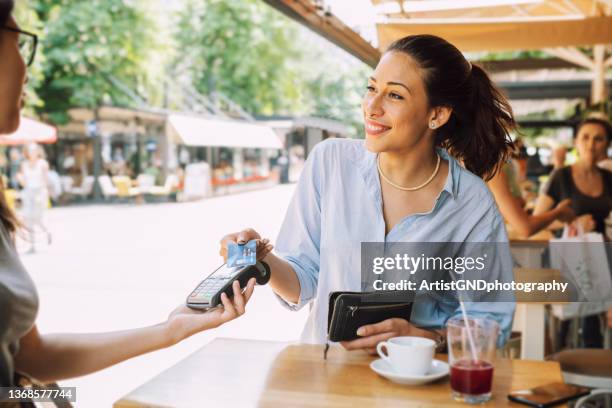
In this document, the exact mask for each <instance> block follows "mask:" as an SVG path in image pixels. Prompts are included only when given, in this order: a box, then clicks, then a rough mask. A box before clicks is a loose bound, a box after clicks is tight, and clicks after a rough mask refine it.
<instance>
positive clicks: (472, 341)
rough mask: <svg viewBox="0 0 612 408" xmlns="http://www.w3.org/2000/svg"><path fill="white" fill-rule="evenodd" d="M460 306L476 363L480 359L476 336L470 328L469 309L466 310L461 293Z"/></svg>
mask: <svg viewBox="0 0 612 408" xmlns="http://www.w3.org/2000/svg"><path fill="white" fill-rule="evenodd" d="M459 306H460V307H461V314H462V315H463V321H464V322H465V329H466V330H467V336H468V343H469V344H470V351H471V352H472V360H473V361H474V363H475V362H476V361H478V356H477V355H476V343H474V336H473V335H472V329H470V324H469V321H468V315H467V311H466V310H465V304H464V303H463V300H461V295H459Z"/></svg>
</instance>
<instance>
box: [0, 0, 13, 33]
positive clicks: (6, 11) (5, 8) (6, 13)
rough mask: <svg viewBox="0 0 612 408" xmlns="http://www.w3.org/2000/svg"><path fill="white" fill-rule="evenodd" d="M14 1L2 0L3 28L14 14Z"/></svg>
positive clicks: (1, 17) (0, 0) (0, 4)
mask: <svg viewBox="0 0 612 408" xmlns="http://www.w3.org/2000/svg"><path fill="white" fill-rule="evenodd" d="M14 5H15V2H14V0H0V27H3V26H4V25H5V24H6V22H7V21H8V19H9V17H10V16H11V13H12V12H13V6H14Z"/></svg>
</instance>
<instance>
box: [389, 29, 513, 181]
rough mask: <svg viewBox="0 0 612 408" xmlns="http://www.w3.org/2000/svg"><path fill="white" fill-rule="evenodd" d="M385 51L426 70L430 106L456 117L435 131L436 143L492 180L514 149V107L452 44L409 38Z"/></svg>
mask: <svg viewBox="0 0 612 408" xmlns="http://www.w3.org/2000/svg"><path fill="white" fill-rule="evenodd" d="M387 52H403V53H405V54H407V55H408V56H410V57H411V58H413V59H414V60H415V62H416V63H417V64H418V66H419V67H420V68H421V69H422V70H423V72H424V75H423V80H424V82H425V91H426V93H427V97H428V102H429V106H431V107H436V106H448V107H450V108H452V114H451V116H450V118H449V120H448V122H447V123H446V124H445V125H444V126H442V127H440V128H439V129H438V130H437V131H436V145H437V146H441V147H443V148H445V149H447V150H448V152H449V153H450V154H451V155H453V156H454V157H456V158H457V159H458V160H460V161H462V162H463V165H464V166H465V167H466V168H467V169H468V170H470V171H471V172H472V173H474V174H476V175H478V176H480V177H482V178H484V179H485V180H488V179H490V178H491V177H493V175H495V173H496V172H497V170H498V169H499V168H500V167H501V165H502V164H503V163H504V161H505V160H506V159H507V158H508V157H509V155H510V153H511V152H512V150H513V149H514V146H513V144H512V140H511V139H510V132H511V131H513V130H515V129H516V122H515V121H514V117H513V116H512V108H511V107H510V104H509V103H508V101H507V100H506V98H505V96H504V95H503V94H502V93H501V92H500V91H499V89H497V87H496V86H495V85H493V83H492V82H491V80H490V79H489V77H488V75H487V74H486V72H485V71H484V70H483V69H482V68H480V67H479V66H477V65H472V64H470V62H468V61H467V60H466V59H465V57H464V56H463V55H462V54H461V52H460V51H459V50H458V49H457V48H456V47H455V46H454V45H452V44H450V43H449V42H448V41H446V40H444V39H442V38H440V37H436V36H433V35H411V36H408V37H404V38H401V39H399V40H397V41H395V42H394V43H393V44H391V45H390V46H389V48H388V49H387Z"/></svg>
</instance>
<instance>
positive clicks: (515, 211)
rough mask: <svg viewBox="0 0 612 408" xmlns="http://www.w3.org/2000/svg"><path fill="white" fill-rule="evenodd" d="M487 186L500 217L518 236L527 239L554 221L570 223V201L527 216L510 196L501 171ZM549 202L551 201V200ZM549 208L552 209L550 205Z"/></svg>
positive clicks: (506, 182) (510, 193)
mask: <svg viewBox="0 0 612 408" xmlns="http://www.w3.org/2000/svg"><path fill="white" fill-rule="evenodd" d="M488 186H489V189H490V190H491V192H492V193H493V196H494V197H495V201H496V202H497V205H498V207H499V211H500V212H501V214H502V216H503V217H504V219H505V220H506V221H507V222H508V223H509V224H510V225H511V226H512V227H513V228H514V230H515V231H516V232H517V233H518V234H519V235H522V236H525V237H528V236H530V235H533V234H535V233H536V232H538V231H540V230H542V229H544V228H546V227H547V226H548V225H550V224H551V223H552V222H553V221H555V220H556V219H561V220H563V221H570V220H571V219H573V217H574V214H573V211H572V209H571V207H570V205H571V201H570V200H563V201H562V202H560V203H559V204H558V205H557V206H556V207H555V208H554V209H552V210H549V211H542V212H541V213H539V214H537V215H529V214H527V213H526V212H525V210H523V208H521V206H520V205H519V203H518V201H517V200H516V199H515V198H514V196H513V195H512V192H511V191H510V188H509V187H508V181H507V179H506V175H505V174H504V172H503V171H500V172H498V173H497V175H496V176H495V177H494V178H493V179H491V180H490V181H489V182H488ZM550 200H551V201H552V199H550ZM538 201H539V199H538ZM550 207H552V204H551V205H550ZM550 207H549V208H550ZM547 210H548V209H547Z"/></svg>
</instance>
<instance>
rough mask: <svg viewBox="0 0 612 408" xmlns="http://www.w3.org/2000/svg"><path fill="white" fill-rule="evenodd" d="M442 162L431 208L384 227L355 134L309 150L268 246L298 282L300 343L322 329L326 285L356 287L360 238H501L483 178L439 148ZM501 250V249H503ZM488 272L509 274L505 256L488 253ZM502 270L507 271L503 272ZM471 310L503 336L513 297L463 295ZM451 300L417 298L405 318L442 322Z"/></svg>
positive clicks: (371, 160) (368, 161)
mask: <svg viewBox="0 0 612 408" xmlns="http://www.w3.org/2000/svg"><path fill="white" fill-rule="evenodd" d="M438 153H439V154H440V155H441V156H442V158H444V159H446V160H448V162H449V173H448V177H447V180H446V184H445V186H444V189H443V190H442V191H441V192H440V195H439V196H438V197H437V199H436V202H435V205H434V207H433V209H432V210H431V212H429V213H423V214H414V215H410V216H408V217H406V218H404V219H403V220H401V221H400V222H399V223H398V224H396V225H395V226H394V227H393V229H392V230H391V231H390V232H389V233H388V234H386V235H385V220H384V217H383V211H382V196H381V187H380V180H379V176H378V171H377V167H376V155H375V154H374V153H371V152H369V151H368V150H366V148H365V147H364V144H363V141H362V140H351V139H330V140H326V141H324V142H321V143H319V144H318V145H317V146H315V148H314V149H313V150H312V152H311V153H310V155H309V157H308V160H307V161H306V164H305V166H304V170H303V172H302V176H301V178H300V181H299V183H298V184H297V188H296V192H295V195H294V196H293V198H292V200H291V203H290V204H289V208H288V209H287V214H286V216H285V220H284V222H283V225H282V227H281V230H280V233H279V236H278V239H277V240H276V243H275V246H276V252H277V254H278V255H279V256H280V257H281V258H283V259H285V260H286V261H287V262H289V264H290V265H291V266H292V267H293V269H294V271H295V273H296V274H297V277H298V279H299V282H300V287H301V290H300V298H299V302H298V303H297V304H293V303H289V302H286V301H285V300H283V299H281V298H280V297H279V299H281V302H282V303H283V304H284V305H285V306H287V307H289V308H290V309H293V310H298V309H300V308H301V307H303V306H304V305H306V304H310V306H311V311H310V315H309V317H308V320H307V322H306V326H305V327H304V331H303V333H302V339H301V340H302V341H303V342H306V343H324V342H325V340H326V337H327V312H328V297H329V293H330V292H333V291H360V290H361V284H362V282H361V252H360V251H361V242H499V243H505V244H502V245H505V246H507V245H508V238H507V234H506V230H505V227H504V224H503V221H502V218H501V216H500V214H499V211H498V209H497V206H496V204H495V201H494V200H493V197H492V196H491V193H490V192H489V190H488V188H487V186H486V185H485V183H484V182H483V181H482V180H481V179H480V178H478V177H477V176H475V175H474V174H472V173H470V172H469V171H467V170H466V169H464V168H463V167H461V166H460V165H459V163H458V162H457V161H456V160H455V159H454V158H452V157H450V156H449V155H448V154H447V152H446V151H444V150H441V149H440V150H438ZM507 253H508V254H509V250H508V251H507ZM487 273H489V276H485V277H484V279H491V278H493V279H495V278H499V277H500V275H504V280H506V281H509V280H512V276H511V275H512V259H511V257H510V256H509V255H508V256H507V257H506V256H503V257H501V258H500V259H498V260H497V261H496V265H495V266H494V268H492V270H491V271H488V272H487ZM508 274H510V276H508ZM466 308H467V310H468V313H469V314H470V315H471V316H480V317H489V318H492V319H495V320H496V321H497V322H498V323H499V324H500V326H501V329H502V333H501V335H500V341H499V344H500V345H501V344H503V343H504V342H505V341H506V339H507V337H508V335H509V333H510V329H511V326H512V318H513V314H514V302H503V303H502V302H470V303H466ZM460 315H461V310H460V308H459V304H458V303H457V302H455V304H453V305H449V304H448V303H447V302H444V304H440V303H439V302H438V301H436V300H435V299H431V298H425V299H422V300H420V301H417V302H415V304H414V305H413V310H412V316H411V322H412V323H413V324H415V325H416V326H419V327H423V328H440V327H444V326H445V324H446V321H447V320H448V319H449V318H451V317H455V316H460Z"/></svg>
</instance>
